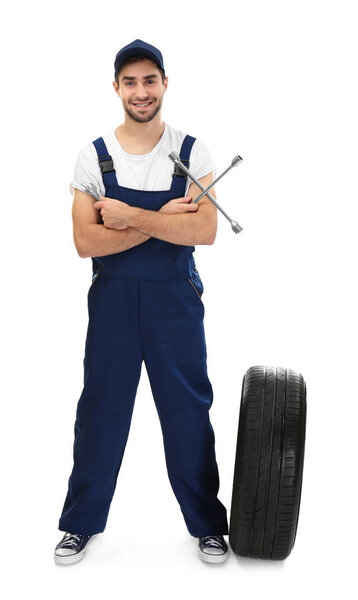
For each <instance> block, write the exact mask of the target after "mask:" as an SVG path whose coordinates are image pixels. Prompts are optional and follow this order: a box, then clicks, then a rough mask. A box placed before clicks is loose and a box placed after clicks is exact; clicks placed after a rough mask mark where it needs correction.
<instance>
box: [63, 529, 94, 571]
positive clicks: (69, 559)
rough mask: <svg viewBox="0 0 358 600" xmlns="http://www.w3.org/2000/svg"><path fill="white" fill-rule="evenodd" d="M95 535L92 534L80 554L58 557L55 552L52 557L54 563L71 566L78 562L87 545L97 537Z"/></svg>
mask: <svg viewBox="0 0 358 600" xmlns="http://www.w3.org/2000/svg"><path fill="white" fill-rule="evenodd" d="M97 535H98V533H95V534H93V536H92V537H91V539H90V540H89V541H88V542H87V544H86V546H85V547H84V548H83V550H81V551H80V552H77V553H76V554H68V555H67V556H59V555H58V554H56V552H54V553H53V557H54V559H55V563H56V564H57V565H72V564H73V563H76V562H78V561H79V560H81V559H82V558H83V557H84V555H85V554H86V550H87V547H88V544H90V543H91V542H93V540H94V538H95V537H97Z"/></svg>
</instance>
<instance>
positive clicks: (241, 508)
mask: <svg viewBox="0 0 358 600" xmlns="http://www.w3.org/2000/svg"><path fill="white" fill-rule="evenodd" d="M306 411H307V405H306V383H305V381H304V379H303V377H302V375H301V374H300V373H297V372H295V371H293V370H291V369H284V368H281V367H267V366H253V367H250V368H249V369H248V370H247V371H246V373H245V375H244V378H243V383H242V394H241V405H240V415H239V426H238V436H237V446H236V458H235V467H234V479H233V490H232V500H231V512H230V525H229V543H230V546H231V548H232V550H233V552H234V553H235V554H238V555H240V556H247V557H250V558H264V559H271V560H282V559H285V558H287V556H288V555H289V554H290V552H291V550H292V548H293V546H294V543H295V539H296V533H297V524H298V516H299V510H300V501H301V489H302V475H303V463H304V448H305V435H306Z"/></svg>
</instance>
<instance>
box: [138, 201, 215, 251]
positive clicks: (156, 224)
mask: <svg viewBox="0 0 358 600" xmlns="http://www.w3.org/2000/svg"><path fill="white" fill-rule="evenodd" d="M199 211H200V207H199V208H198V210H197V211H196V212H188V213H185V214H175V213H161V212H158V211H153V210H147V209H143V208H135V209H133V210H132V211H131V214H130V216H129V217H128V225H129V226H130V227H133V229H134V230H136V231H138V232H141V233H144V234H148V235H150V236H152V237H154V238H158V239H159V240H163V241H165V242H171V243H172V244H179V245H182V246H195V245H198V244H211V239H210V236H211V233H210V232H209V231H207V227H204V223H203V219H202V218H201V215H200V216H199Z"/></svg>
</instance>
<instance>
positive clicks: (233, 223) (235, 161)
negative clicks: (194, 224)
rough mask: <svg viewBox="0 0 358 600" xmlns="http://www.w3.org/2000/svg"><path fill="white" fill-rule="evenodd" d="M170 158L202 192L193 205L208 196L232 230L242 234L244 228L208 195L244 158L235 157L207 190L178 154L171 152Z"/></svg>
mask: <svg viewBox="0 0 358 600" xmlns="http://www.w3.org/2000/svg"><path fill="white" fill-rule="evenodd" d="M169 158H170V159H171V160H172V161H173V163H175V164H177V165H178V166H179V167H180V169H181V170H182V171H184V173H186V175H188V177H190V179H191V180H192V181H194V183H196V185H197V186H198V187H199V188H200V189H201V190H202V194H200V196H198V197H197V198H196V199H195V200H193V202H192V204H193V203H194V202H198V201H199V200H200V198H201V197H202V196H208V198H209V199H210V200H211V202H213V204H215V206H216V208H218V209H219V210H220V212H221V213H222V214H223V215H224V217H226V219H227V220H228V221H230V224H231V228H232V230H233V231H234V232H235V233H240V231H242V227H240V225H239V224H238V222H237V221H233V220H232V219H231V218H230V217H229V215H228V214H226V212H225V211H224V209H223V208H221V206H220V205H219V204H218V203H217V202H216V200H215V198H214V197H213V196H212V195H211V194H209V193H208V191H207V190H208V189H210V188H211V187H212V186H213V185H214V184H215V183H216V182H217V181H218V180H219V179H221V177H223V175H225V173H227V172H228V171H229V170H230V169H231V168H232V167H235V166H236V165H238V164H239V163H240V162H241V161H242V158H241V156H238V155H237V156H235V158H234V159H233V160H232V162H231V165H230V166H229V167H228V168H227V169H226V170H225V171H224V173H222V174H221V175H219V177H217V178H216V179H215V181H213V182H212V183H211V184H210V185H209V186H208V188H207V189H205V188H204V186H203V185H202V184H201V183H200V181H198V180H197V179H196V177H194V175H192V174H191V173H190V171H189V169H187V168H186V166H185V165H183V163H182V162H181V160H180V156H179V154H178V153H177V152H171V153H170V154H169Z"/></svg>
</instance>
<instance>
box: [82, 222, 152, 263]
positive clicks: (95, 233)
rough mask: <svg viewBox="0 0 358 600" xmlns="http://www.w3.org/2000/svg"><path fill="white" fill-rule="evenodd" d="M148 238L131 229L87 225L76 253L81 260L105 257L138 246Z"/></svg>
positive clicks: (148, 237)
mask: <svg viewBox="0 0 358 600" xmlns="http://www.w3.org/2000/svg"><path fill="white" fill-rule="evenodd" d="M150 237H151V236H150V235H147V234H146V233H142V232H140V231H137V230H136V229H132V228H131V227H127V229H110V228H108V227H105V226H104V225H102V224H92V225H88V228H87V231H86V236H85V238H83V239H82V240H81V243H80V244H79V248H78V253H79V255H80V256H81V258H88V257H91V256H107V255H108V254H116V253H117V252H123V251H124V250H128V249H129V248H133V247H134V246H138V244H142V243H143V242H146V241H147V240H149V239H150Z"/></svg>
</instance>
